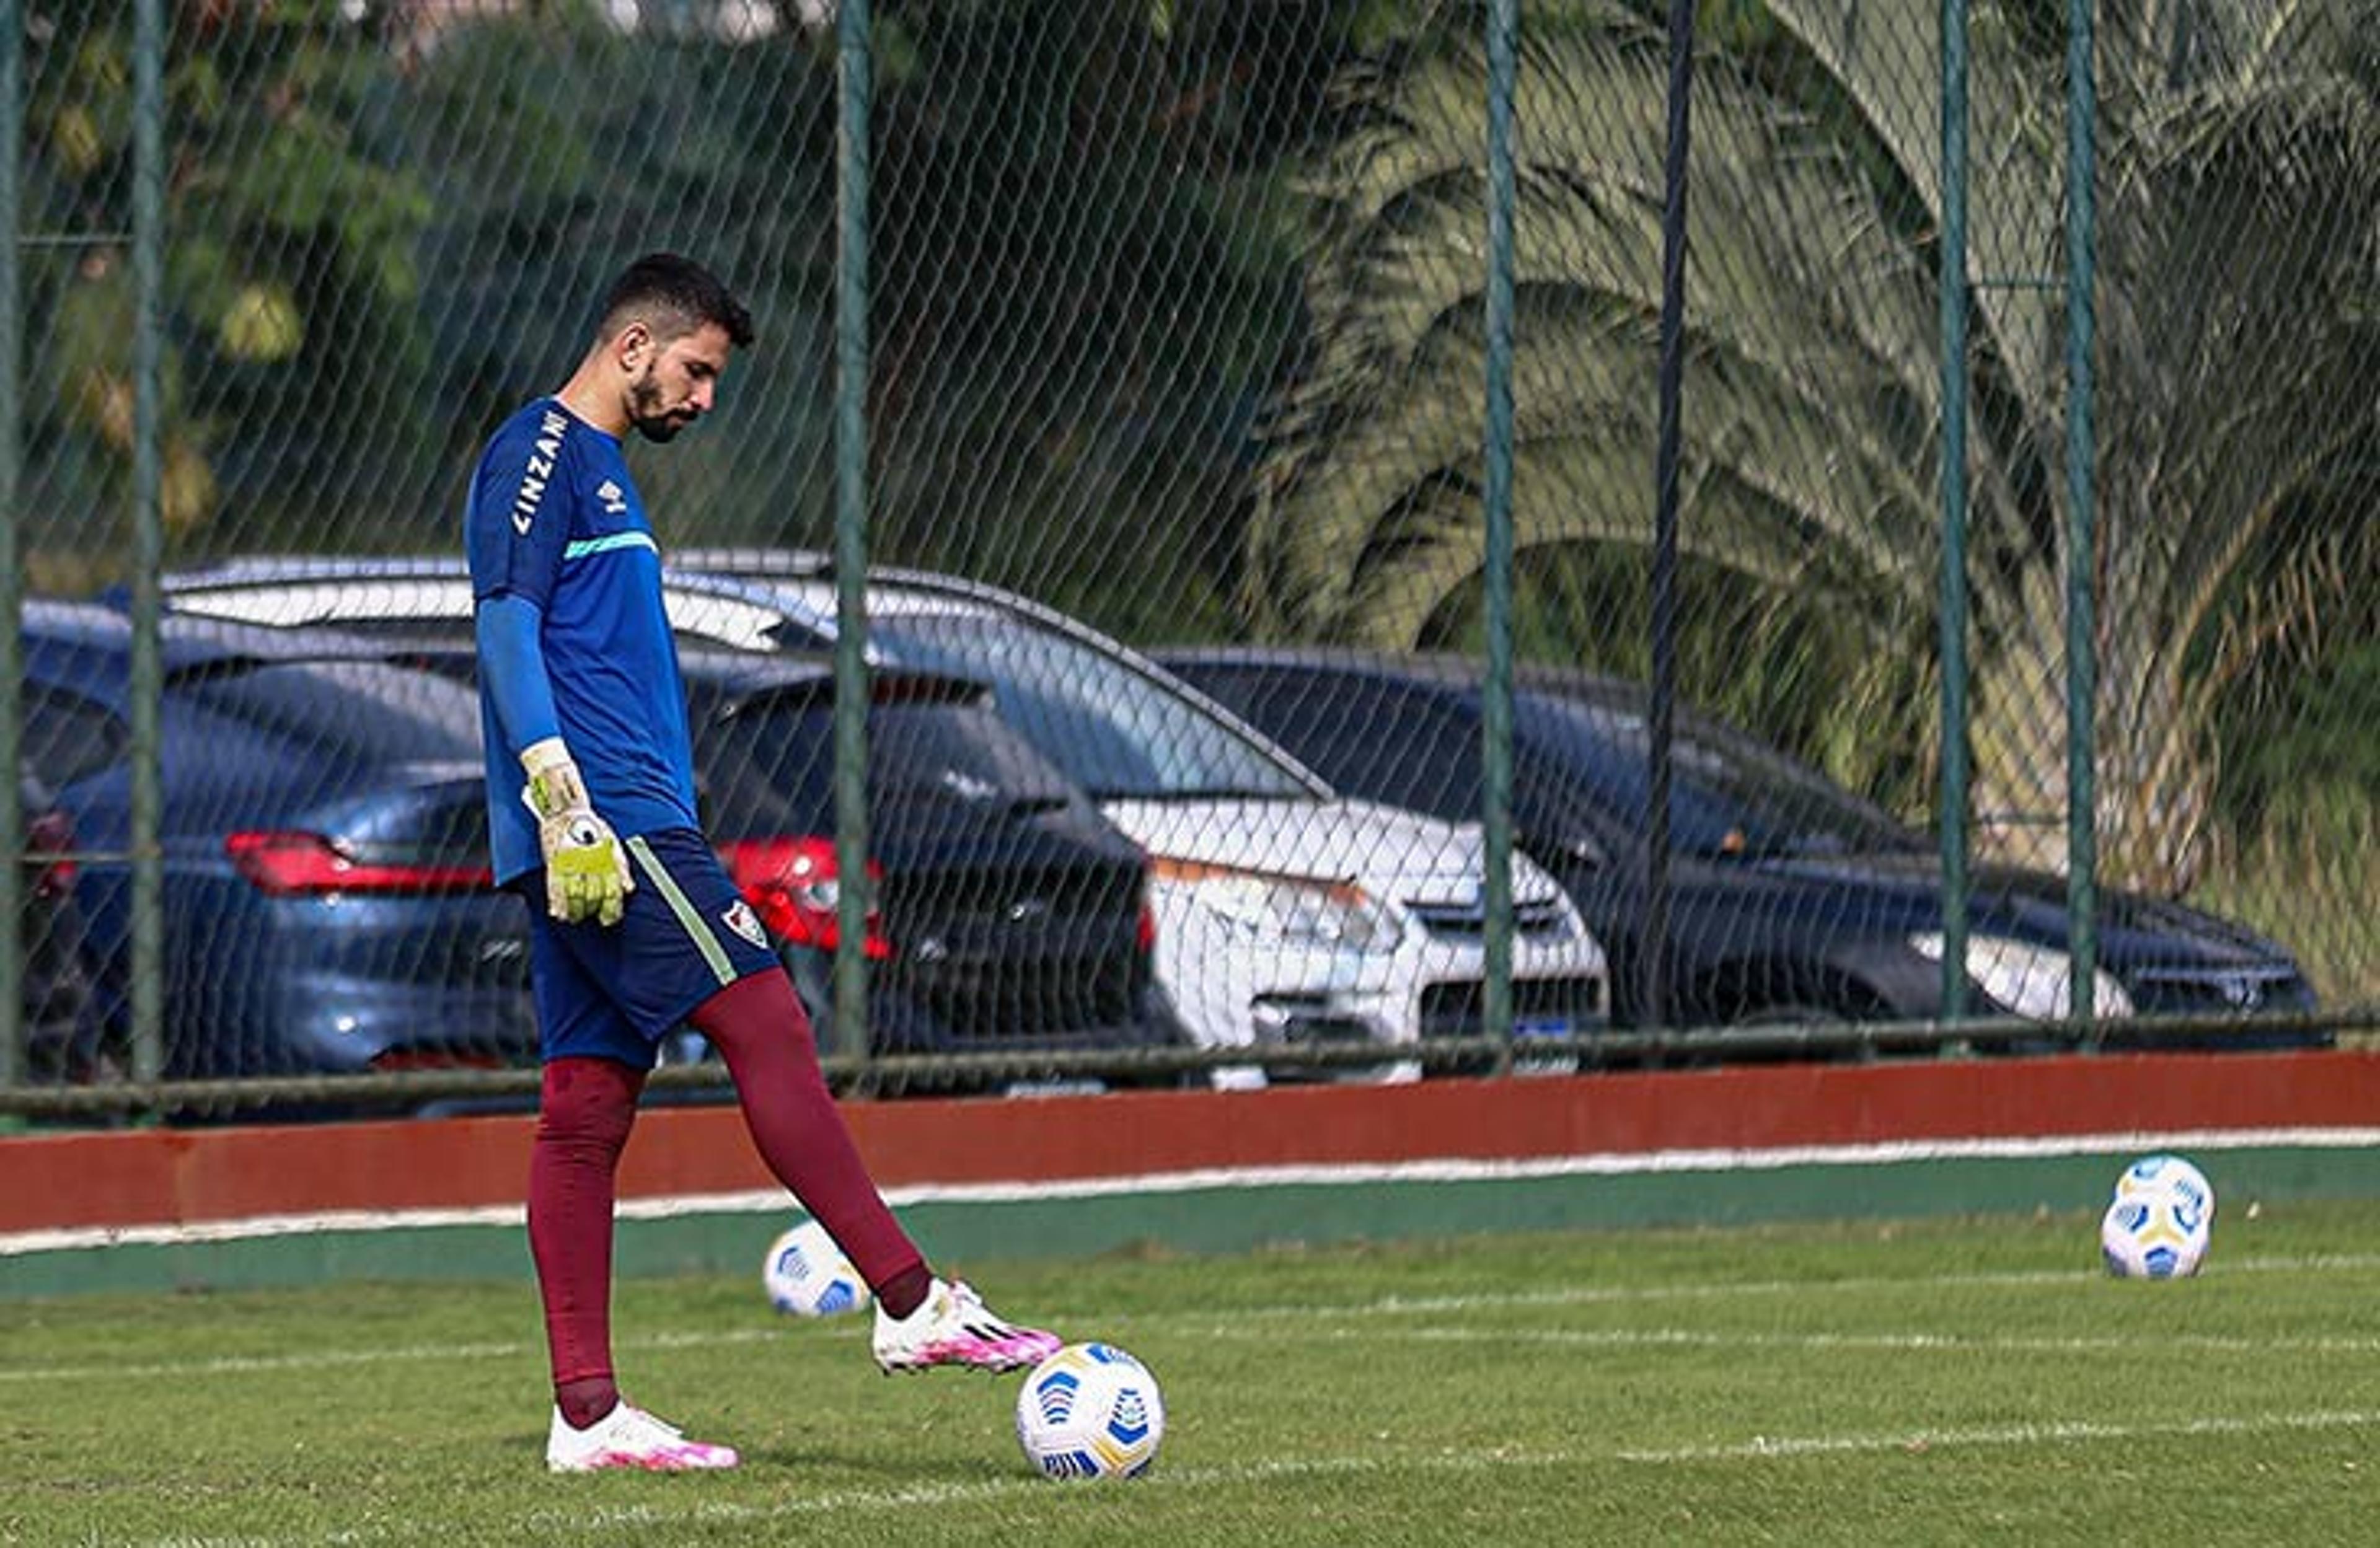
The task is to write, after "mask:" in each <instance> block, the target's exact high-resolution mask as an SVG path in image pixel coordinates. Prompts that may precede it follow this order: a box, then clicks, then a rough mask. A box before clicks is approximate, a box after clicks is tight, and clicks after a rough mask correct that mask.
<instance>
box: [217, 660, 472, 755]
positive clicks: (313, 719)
mask: <svg viewBox="0 0 2380 1548" xmlns="http://www.w3.org/2000/svg"><path fill="white" fill-rule="evenodd" d="M176 687H177V689H178V691H179V692H180V693H181V694H182V695H183V696H184V697H186V698H187V699H188V701H189V702H190V703H191V704H193V705H196V706H198V707H200V708H203V709H205V710H208V711H210V712H212V713H214V714H217V715H221V716H224V717H225V718H226V719H229V720H237V721H239V722H240V723H242V724H244V725H248V726H250V727H253V728H254V729H256V730H258V731H261V732H270V733H272V734H273V735H276V736H284V737H288V738H291V739H294V740H298V741H301V742H302V741H304V740H305V739H307V738H310V737H321V736H322V735H324V734H325V733H326V732H330V731H333V730H335V731H336V732H337V736H338V743H339V748H340V753H341V756H344V757H346V758H350V759H353V760H355V761H357V762H358V763H413V762H441V761H472V762H476V761H478V759H479V757H480V707H479V699H478V697H477V695H474V694H472V693H471V692H470V691H469V690H468V689H466V688H464V687H462V686H461V685H460V684H458V683H454V682H451V681H449V680H448V679H446V678H443V677H438V676H434V675H432V674H431V673H428V672H423V671H410V670H408V669H407V668H404V667H399V666H394V665H390V664H388V663H385V662H381V661H362V660H358V661H289V662H274V663H272V664H269V665H248V666H243V667H242V668H241V669H240V670H236V671H227V672H225V673H224V674H223V675H220V676H204V675H200V676H196V677H191V678H186V679H183V680H181V681H180V682H179V683H177V684H176Z"/></svg>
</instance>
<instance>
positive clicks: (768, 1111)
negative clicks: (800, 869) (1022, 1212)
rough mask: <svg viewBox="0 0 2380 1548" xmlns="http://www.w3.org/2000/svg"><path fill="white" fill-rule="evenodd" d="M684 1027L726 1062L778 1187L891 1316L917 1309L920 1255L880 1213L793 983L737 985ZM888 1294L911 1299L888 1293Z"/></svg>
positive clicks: (771, 978)
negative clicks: (827, 1238)
mask: <svg viewBox="0 0 2380 1548" xmlns="http://www.w3.org/2000/svg"><path fill="white" fill-rule="evenodd" d="M686 1020H688V1021H689V1022H693V1023H694V1025H695V1027H696V1029H697V1030H698V1031H699V1032H700V1033H701V1034H703V1035H704V1036H705V1037H708V1038H710V1042H711V1045H712V1046H714V1047H716V1048H717V1049H718V1050H719V1054H720V1057H721V1058H723V1059H725V1060H726V1061H727V1069H728V1072H729V1073H730V1074H732V1075H734V1076H735V1091H736V1095H737V1097H738V1099H739V1100H740V1101H741V1103H742V1105H743V1108H744V1123H745V1126H746V1127H747V1129H749V1130H750V1131H751V1132H752V1143H754V1144H755V1145H756V1146H758V1147H759V1152H760V1158H761V1159H762V1160H764V1161H766V1162H767V1163H768V1164H769V1169H770V1170H771V1172H774V1173H775V1174H776V1176H777V1180H778V1181H780V1182H782V1183H783V1184H784V1185H785V1186H786V1188H788V1189H790V1190H791V1191H792V1192H793V1195H794V1197H795V1198H796V1199H798V1200H800V1201H801V1203H802V1207H803V1208H805V1209H807V1210H808V1211H809V1212H810V1214H811V1215H814V1216H815V1217H817V1219H818V1222H819V1223H820V1225H822V1226H824V1227H825V1228H827V1234H828V1235H830V1236H832V1237H833V1238H834V1240H835V1242H836V1244H837V1245H838V1246H840V1247H841V1248H842V1249H843V1250H844V1252H845V1253H846V1254H847V1255H848V1256H849V1257H850V1259H851V1262H852V1265H853V1266H854V1267H856V1268H857V1269H858V1270H859V1273H860V1276H861V1277H862V1278H864V1279H866V1280H867V1281H868V1285H869V1286H870V1287H871V1288H874V1289H875V1290H876V1292H877V1294H878V1295H879V1296H880V1297H881V1298H883V1300H884V1301H885V1308H886V1310H887V1311H890V1312H892V1313H893V1314H894V1315H896V1316H897V1315H900V1314H901V1313H902V1312H903V1311H904V1310H905V1308H903V1307H901V1306H897V1305H895V1304H893V1302H894V1300H895V1299H898V1300H905V1301H906V1302H907V1304H908V1305H909V1306H915V1305H916V1304H917V1301H918V1300H922V1299H923V1298H924V1297H923V1288H924V1285H925V1283H926V1275H925V1255H924V1254H923V1253H921V1252H918V1251H917V1243H915V1242H913V1241H911V1240H909V1234H908V1233H907V1232H906V1231H905V1230H903V1229H902V1228H901V1223H900V1222H899V1221H897V1220H895V1219H894V1218H893V1217H892V1211H891V1210H890V1209H887V1208H886V1207H885V1205H884V1200H883V1197H882V1195H880V1194H879V1193H878V1192H877V1191H876V1183H875V1180H874V1179H871V1178H870V1177H869V1176H868V1167H867V1164H866V1163H865V1162H863V1161H862V1160H861V1159H860V1158H859V1149H858V1147H857V1146H856V1145H855V1144H853V1143H852V1140H851V1131H850V1130H849V1129H848V1128H847V1127H846V1126H845V1125H844V1121H843V1114H842V1112H841V1111H840V1110H838V1109H837V1108H836V1107H835V1105H834V1096H833V1094H832V1093H831V1092H829V1091H828V1090H827V1087H826V1077H825V1076H824V1075H823V1074H821V1073H820V1070H819V1061H818V1046H817V1044H816V1043H815V1042H814V1041H813V1039H812V1037H811V1034H810V1019H809V1015H808V1013H807V1011H805V1010H803V1009H802V1002H801V999H800V998H799V997H797V996H796V995H795V993H794V986H793V981H792V980H791V979H788V978H787V977H786V976H785V975H784V974H782V973H759V974H752V975H751V976H750V977H748V978H739V979H737V980H736V981H735V983H733V984H731V985H729V986H727V987H726V988H723V989H722V990H720V991H719V992H718V993H717V994H715V995H713V996H711V997H710V998H709V999H707V1000H704V1001H703V1002H702V1003H701V1004H700V1005H699V1006H698V1007H696V1008H695V1011H694V1014H693V1015H691V1016H689V1017H687V1018H686ZM888 1287H892V1288H895V1289H896V1291H897V1292H910V1291H914V1292H915V1293H897V1294H896V1295H888V1294H887V1293H886V1291H887V1288H888Z"/></svg>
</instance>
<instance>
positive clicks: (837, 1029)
mask: <svg viewBox="0 0 2380 1548" xmlns="http://www.w3.org/2000/svg"><path fill="white" fill-rule="evenodd" d="M868 49H869V18H868V0H843V5H842V7H841V9H840V11H839V13H838V14H837V16H836V18H835V53H836V64H837V69H836V84H837V87H838V91H837V99H836V100H837V106H838V116H837V136H836V141H837V143H836V151H837V159H836V185H835V187H836V210H837V221H836V227H837V238H838V246H837V262H836V266H835V308H834V345H835V351H834V353H835V368H836V369H835V383H834V496H835V498H834V576H835V611H836V624H835V635H834V683H835V703H834V814H835V869H836V870H837V872H838V873H839V874H840V876H841V877H842V885H841V888H840V889H839V890H838V892H837V894H836V898H835V922H836V925H837V927H838V928H839V930H840V931H841V935H842V938H841V939H840V940H839V941H838V942H837V943H836V946H835V953H834V1034H833V1043H834V1048H835V1050H836V1051H837V1052H838V1053H844V1054H850V1055H856V1056H865V1055H866V1053H867V1051H868V959H867V957H866V955H865V949H866V946H867V940H868V910H869V908H870V907H871V906H872V905H873V903H874V901H875V899H874V896H873V893H874V889H873V888H871V887H870V886H869V885H868V657H867V649H868V599H867V591H868V134H869V108H870V105H871V104H870V92H871V90H872V85H873V81H872V75H871V68H870V60H869V56H868Z"/></svg>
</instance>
